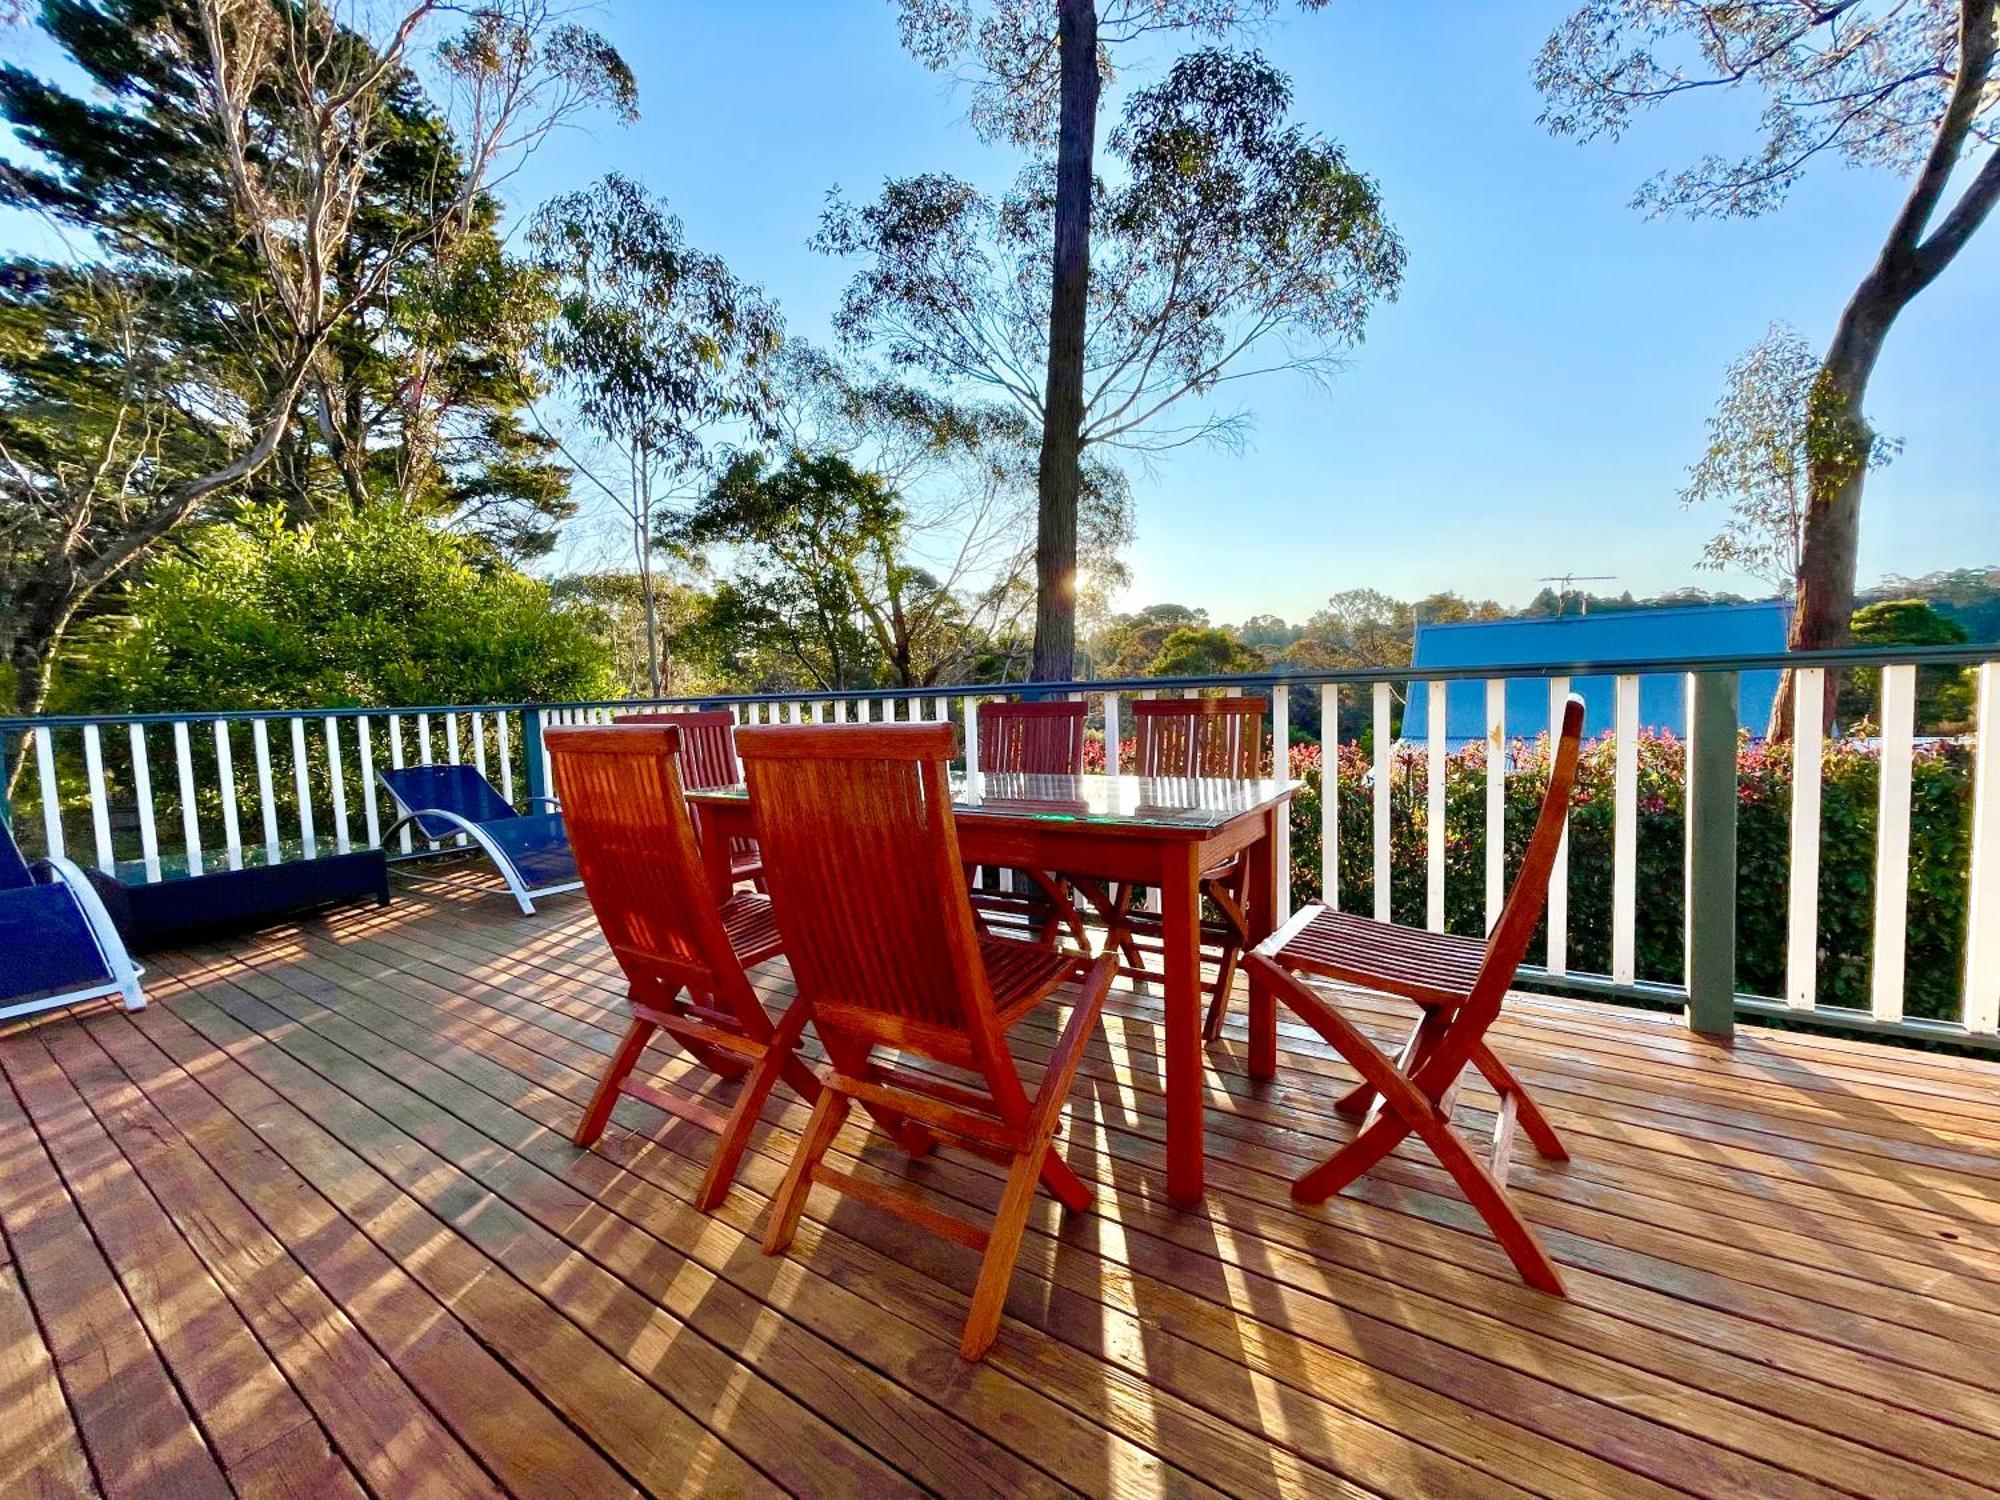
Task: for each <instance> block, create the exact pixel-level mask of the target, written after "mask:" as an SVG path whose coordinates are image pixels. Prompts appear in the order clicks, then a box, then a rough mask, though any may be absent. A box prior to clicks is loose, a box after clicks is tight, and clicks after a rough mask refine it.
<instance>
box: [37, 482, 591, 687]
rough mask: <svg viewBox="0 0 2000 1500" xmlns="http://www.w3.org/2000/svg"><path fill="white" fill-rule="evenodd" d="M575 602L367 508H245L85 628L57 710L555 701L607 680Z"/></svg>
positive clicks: (459, 541)
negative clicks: (115, 611)
mask: <svg viewBox="0 0 2000 1500" xmlns="http://www.w3.org/2000/svg"><path fill="white" fill-rule="evenodd" d="M593 626H594V622H593V621H592V620H591V618H590V617H589V616H588V615H587V614H582V613H577V612H571V611H564V610H560V609H558V608H556V607H555V605H554V604H553V602H552V601H551V599H550V594H549V589H548V587H547V586H546V585H545V584H542V583H540V582H539V581H537V580H535V579H532V578H529V577H527V576H526V575H525V574H522V573H520V572H517V571H516V570H514V569H513V568H511V567H508V566H507V565H505V564H504V563H500V562H497V561H493V560H491V559H486V558H481V557H480V556H479V555H478V554H477V552H476V551H475V550H474V548H473V547H472V545H471V544H469V543H468V542H466V541H465V540H464V539H463V538H460V537H458V536H455V535H452V534H451V533H448V532H444V531H441V530H439V529H438V528H437V527H435V526H434V525H432V524H430V523H428V522H426V521H424V520H422V519H420V518H418V517H414V516H409V515H403V514H398V513H396V512H392V511H388V510H383V509H374V510H369V511H366V512H363V513H362V514H360V515H358V516H352V517H343V516H330V517H328V518H327V519H325V520H323V521H320V522H317V523H314V524H312V525H310V526H306V527H302V528H294V527H291V526H288V525H287V524H286V522H285V520H284V518H283V517H282V516H281V515H280V514H278V513H277V512H275V511H271V510H264V511H246V512H245V513H244V514H243V515H242V516H241V517H240V518H239V519H238V520H237V521H235V522H233V523H222V524H218V525H215V526H211V527H209V528H207V529H205V530H203V531H202V532H200V533H199V534H197V535H196V536H195V537H194V538H193V539H192V540H191V542H190V543H189V545H188V546H187V548H186V549H185V551H183V552H182V553H180V554H178V555H174V556H169V557H166V558H162V559H161V560H159V561H158V562H157V563H155V565H154V566H153V567H152V568H151V569H149V570H148V572H147V575H146V578H145V580H144V582H143V583H141V584H140V585H139V586H138V587H137V588H135V589H134V590H133V591H132V596H131V599H130V613H129V618H127V619H125V620H121V621H118V622H115V623H114V622H107V623H106V624H105V625H104V626H103V627H101V628H99V629H98V630H96V631H95V632H93V633H92V636H91V638H90V640H89V641H88V643H87V645H86V646H85V647H84V649H83V652H82V657H83V659H82V661H81V662H80V663H79V664H78V665H77V666H76V668H74V669H72V670H69V671H67V672H66V673H65V675H64V678H63V681H62V684H61V687H60V688H59V698H60V706H61V708H62V709H63V710H64V711H67V712H91V711H100V712H107V711H118V712H176V711H194V710H209V709H217V710H220V709H257V708H293V707H299V706H309V707H321V706H325V707H393V706H400V705H407V704H421V703H507V702H526V701H551V702H561V701H564V700H570V699H578V698H595V697H598V696H601V695H603V694H604V693H605V692H607V691H608V690H609V689H610V687H611V685H612V680H611V671H610V660H609V652H608V650H607V648H606V646H605V645H604V643H603V642H602V640H601V639H600V638H599V636H598V634H597V632H596V630H595V629H594V628H593Z"/></svg>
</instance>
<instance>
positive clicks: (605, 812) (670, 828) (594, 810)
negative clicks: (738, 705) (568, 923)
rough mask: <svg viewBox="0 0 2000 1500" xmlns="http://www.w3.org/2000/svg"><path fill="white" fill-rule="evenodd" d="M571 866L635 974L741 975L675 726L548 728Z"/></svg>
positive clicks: (728, 984)
mask: <svg viewBox="0 0 2000 1500" xmlns="http://www.w3.org/2000/svg"><path fill="white" fill-rule="evenodd" d="M545 735H546V738H545V741H544V742H545V743H546V744H547V746H548V750H549V764H550V767H551V769H552V770H553V772H554V774H555V782H556V792H557V795H558V796H559V797H560V798H561V799H562V806H563V821H564V823H565V825H566V827H567V829H568V832H569V841H570V848H571V850H572V851H573V852H574V854H575V856H576V865H577V871H578V873H579V874H580V875H581V876H582V878H583V888H584V892H585V894H587V895H588V896H589V897H590V905H591V908H592V910H594V911H595V912H596V913H597V920H598V924H599V925H600V926H601V927H602V928H603V929H604V936H605V940H606V941H607V942H608V943H610V945H611V951H612V952H613V953H615V954H616V955H617V956H618V962H619V965H620V967H622V968H623V969H624V970H625V974H626V977H627V978H628V979H630V980H631V981H632V985H633V989H634V996H635V998H639V999H643V998H645V997H644V995H643V993H642V992H643V991H644V990H645V989H646V988H648V987H651V986H656V985H657V986H664V987H665V988H667V989H668V990H669V991H671V990H672V989H673V988H675V987H677V986H679V985H683V984H697V985H699V986H701V987H703V988H714V987H717V986H718V985H720V986H722V987H724V988H727V989H729V990H730V991H732V993H731V994H730V995H729V996H728V997H727V998H729V999H731V1000H732V1001H733V1000H735V999H736V998H737V997H736V995H735V994H734V993H733V991H734V990H735V988H736V985H738V984H741V983H743V982H744V981H743V979H742V969H741V967H740V966H739V965H738V964H737V963H736V961H735V954H734V951H733V950H732V949H731V948H730V946H729V938H728V935H727V934H726V933H725V932H724V930H723V926H722V919H721V916H720V914H719V913H718V912H717V910H716V906H715V898H714V895H713V894H712V892H711V891H710V888H709V884H708V879H707V875H706V872H705V871H704V869H703V866H702V861H701V853H700V849H699V846H698V845H697V843H696V840H695V832H694V822H693V819H692V817H691V816H690V814H689V812H688V806H687V799H686V797H685V795H684V794H683V792H682V787H681V777H680V764H679V762H680V752H681V732H680V730H679V729H678V728H676V727H675V726H673V725H665V724H662V725H652V724H644V725H642V724H631V725H624V724H615V725H608V726H606V725H590V726H573V727H559V728H551V729H549V730H547V731H545Z"/></svg>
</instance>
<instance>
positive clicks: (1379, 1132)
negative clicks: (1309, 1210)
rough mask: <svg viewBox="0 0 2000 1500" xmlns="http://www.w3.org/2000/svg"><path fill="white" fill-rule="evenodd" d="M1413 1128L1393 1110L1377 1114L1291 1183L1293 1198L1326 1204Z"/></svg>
mask: <svg viewBox="0 0 2000 1500" xmlns="http://www.w3.org/2000/svg"><path fill="white" fill-rule="evenodd" d="M1410 1129H1411V1127H1410V1122H1409V1121H1408V1120H1406V1119H1404V1118H1403V1117H1402V1115H1400V1114H1398V1113H1394V1112H1393V1111H1385V1112H1384V1113H1383V1114H1380V1115H1378V1116H1376V1118H1375V1119H1374V1121H1373V1122H1371V1123H1370V1124H1369V1125H1368V1126H1367V1127H1366V1128H1365V1129H1363V1130H1362V1132H1361V1134H1359V1135H1357V1136H1356V1137H1355V1138H1354V1139H1353V1140H1351V1141H1349V1142H1348V1143H1347V1144H1346V1145H1344V1146H1342V1147H1341V1148H1340V1149H1339V1150H1338V1151H1336V1152H1334V1153H1333V1155H1331V1156H1329V1157H1328V1158H1327V1159H1326V1160H1325V1161H1323V1162H1321V1163H1320V1164H1319V1165H1318V1166H1316V1167H1314V1168H1313V1169H1312V1170H1311V1171H1310V1172H1307V1173H1306V1174H1305V1175H1304V1176H1302V1177H1300V1178H1299V1179H1298V1180H1297V1181H1296V1182H1294V1183H1293V1184H1292V1198H1293V1201H1295V1202H1298V1203H1324V1202H1326V1200H1327V1199H1329V1198H1331V1197H1333V1196H1334V1195H1335V1194H1336V1193H1339V1192H1342V1191H1344V1190H1345V1189H1346V1188H1347V1187H1348V1186H1349V1185H1350V1184H1352V1183H1353V1182H1355V1181H1356V1180H1358V1179H1359V1178H1361V1177H1362V1176H1363V1175H1365V1174H1366V1173H1367V1171H1368V1169H1369V1168H1370V1167H1372V1166H1374V1165H1375V1164H1376V1163H1377V1162H1379V1161H1381V1159H1382V1158H1383V1157H1385V1156H1387V1155H1388V1154H1389V1153H1390V1152H1391V1151H1393V1150H1395V1149H1396V1147H1397V1146H1398V1145H1400V1144H1401V1143H1402V1140H1403V1137H1405V1136H1406V1135H1408V1134H1409V1133H1410Z"/></svg>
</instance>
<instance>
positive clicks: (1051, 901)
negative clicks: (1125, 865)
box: [972, 698, 1090, 953]
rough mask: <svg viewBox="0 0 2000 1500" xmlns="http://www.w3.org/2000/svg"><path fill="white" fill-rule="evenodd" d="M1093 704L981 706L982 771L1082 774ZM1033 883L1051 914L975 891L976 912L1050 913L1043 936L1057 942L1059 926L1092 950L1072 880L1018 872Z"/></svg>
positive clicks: (1046, 940) (1055, 702)
mask: <svg viewBox="0 0 2000 1500" xmlns="http://www.w3.org/2000/svg"><path fill="white" fill-rule="evenodd" d="M1088 712H1089V705H1087V704H1084V703H1081V702H1077V701H1074V700H1071V699H1068V698H1057V699H1052V700H1049V701H1046V702H1034V703H1014V702H1004V701H1003V702H992V703H982V704H980V705H979V714H978V724H979V769H980V770H981V771H982V772H985V773H987V774H989V775H1000V776H1081V775H1082V774H1083V724H1084V718H1085V716H1086V715H1087V714H1088ZM1015 873H1016V874H1018V875H1020V876H1021V877H1023V878H1024V879H1026V880H1027V881H1028V883H1029V884H1031V885H1032V886H1034V888H1035V891H1036V893H1037V895H1038V896H1039V897H1040V898H1041V905H1042V907H1044V908H1046V912H1045V913H1044V912H1042V911H1038V910H1037V909H1036V908H1035V907H1033V906H1030V905H1029V904H1028V903H1026V902H1023V901H1020V900H1018V899H1009V898H1008V897H1006V896H996V895H994V894H992V893H990V892H985V891H976V892H974V894H973V897H972V907H973V911H974V912H975V913H978V914H981V915H983V914H984V913H986V912H989V911H995V912H1019V913H1025V914H1026V915H1027V916H1028V917H1029V918H1030V919H1031V925H1032V919H1033V918H1034V917H1036V916H1045V918H1046V919H1045V920H1044V921H1043V922H1042V924H1041V928H1042V932H1041V936H1042V940H1043V942H1044V943H1045V944H1053V943H1054V942H1055V940H1056V933H1057V930H1058V928H1067V929H1068V931H1069V934H1070V937H1071V938H1072V939H1073V940H1074V941H1075V943H1076V945H1077V948H1078V950H1079V951H1080V952H1086V953H1087V952H1089V951H1090V938H1089V935H1088V934H1087V933H1086V932H1085V931H1084V927H1083V916H1082V914H1081V913H1080V912H1078V911H1077V909H1076V900H1075V897H1074V895H1073V894H1072V892H1071V890H1070V889H1069V887H1068V885H1067V883H1066V882H1065V881H1064V880H1063V878H1062V877H1061V876H1059V875H1055V874H1052V873H1051V872H1049V871H1047V870H1025V869H1024V870H1018V871H1016V872H1015Z"/></svg>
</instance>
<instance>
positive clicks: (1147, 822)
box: [688, 771, 1299, 832]
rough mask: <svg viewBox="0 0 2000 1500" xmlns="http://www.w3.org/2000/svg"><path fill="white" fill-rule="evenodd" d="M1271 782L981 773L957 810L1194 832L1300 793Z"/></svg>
mask: <svg viewBox="0 0 2000 1500" xmlns="http://www.w3.org/2000/svg"><path fill="white" fill-rule="evenodd" d="M1298 786H1299V783H1298V782H1296V781H1285V780H1280V779H1277V778H1275V777H1267V778H1263V779H1260V780H1255V781H1236V780H1226V779H1222V778H1208V777H1196V776H1026V775H1020V774H1014V773H1009V774H1004V775H1003V774H998V773H993V772H984V771H973V772H955V773H954V774H953V776H952V778H951V797H952V805H953V807H954V808H956V809H957V811H958V815H959V816H960V817H964V818H977V817H992V818H1006V819H1010V820H1021V819H1026V820H1031V821H1035V822H1054V823H1094V824H1103V825H1107V826H1121V827H1140V828H1178V829H1188V830H1193V831H1197V832H1199V831H1204V830H1208V829H1215V828H1221V827H1223V826H1224V825H1225V824H1227V823H1229V822H1231V821H1232V820H1233V819H1236V818H1240V817H1242V816H1243V815H1244V814H1245V813H1251V812H1256V811H1257V810H1258V809H1259V808H1263V807H1267V806H1269V805H1270V804H1271V803H1273V802H1276V801H1278V800H1279V799H1281V798H1283V797H1287V796H1289V795H1290V794H1291V793H1292V792H1294V791H1295V790H1297V788H1298ZM688 795H689V796H690V797H692V798H694V799H695V800H696V801H703V800H716V801H740V800H742V799H743V798H745V797H747V796H748V795H749V793H748V791H747V789H746V788H745V787H743V786H742V785H741V784H740V783H739V784H738V785H736V786H732V787H714V788H710V789H707V790H703V791H692V790H691V791H690V792H689V793H688Z"/></svg>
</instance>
